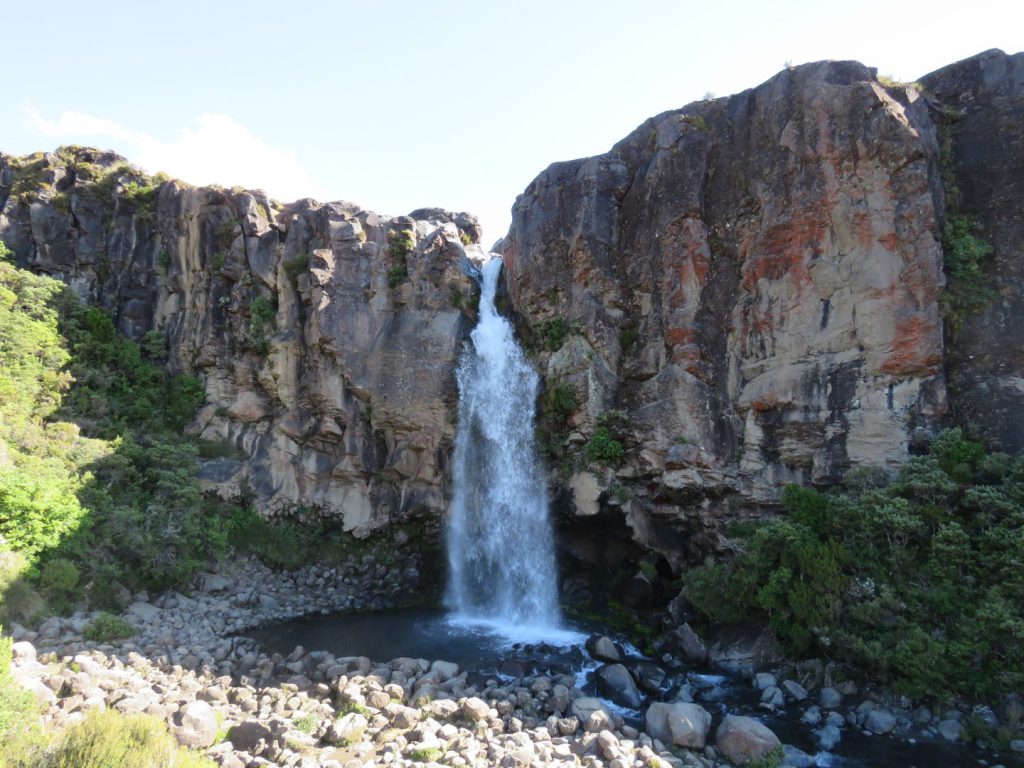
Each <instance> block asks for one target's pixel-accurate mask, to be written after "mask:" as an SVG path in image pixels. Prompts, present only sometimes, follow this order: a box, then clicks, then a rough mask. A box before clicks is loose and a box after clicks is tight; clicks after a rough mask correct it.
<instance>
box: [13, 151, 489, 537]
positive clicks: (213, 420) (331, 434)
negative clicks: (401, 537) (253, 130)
mask: <svg viewBox="0 0 1024 768" xmlns="http://www.w3.org/2000/svg"><path fill="white" fill-rule="evenodd" d="M0 211H2V213H0V240H3V241H4V242H6V243H7V245H8V246H9V247H10V248H12V249H13V250H14V251H15V253H16V258H17V260H18V261H19V263H21V264H23V265H27V266H29V267H31V268H32V269H34V270H37V271H40V272H45V273H48V274H51V275H54V276H56V277H59V278H61V279H63V280H64V281H66V282H67V283H68V284H69V285H70V286H72V288H73V289H74V291H75V292H76V293H78V294H79V295H80V296H81V297H83V298H84V299H85V300H86V301H88V302H89V303H94V304H99V305H102V306H105V307H108V308H110V309H111V310H112V311H113V313H114V316H115V318H116V321H117V324H118V326H119V328H120V329H121V330H122V331H123V332H124V333H126V334H128V335H129V336H132V337H133V338H135V339H141V338H143V336H144V334H145V333H146V332H147V331H153V330H156V331H157V332H158V334H159V335H162V336H163V337H164V338H165V339H166V343H167V349H168V350H169V360H168V363H169V365H170V366H171V367H172V368H173V369H175V370H178V371H183V372H188V373H194V374H196V375H198V376H200V377H201V379H202V380H203V382H204V383H205V387H206V392H207V404H206V405H205V406H204V407H203V409H202V410H201V412H200V413H199V416H198V418H197V420H196V422H195V423H194V424H193V426H192V430H193V431H194V432H195V433H197V434H198V435H199V436H200V437H202V438H203V439H205V440H207V441H210V444H211V445H212V447H213V451H212V453H213V454H214V455H217V454H220V456H221V457H220V458H213V459H211V460H209V461H206V462H204V465H203V470H202V477H201V479H202V481H203V484H204V487H205V488H206V489H207V490H209V491H213V492H216V493H219V494H221V495H223V496H225V497H239V496H247V495H248V496H251V497H252V498H253V499H254V501H255V502H256V504H257V506H258V507H259V508H260V509H261V510H262V511H264V512H265V513H267V514H277V513H282V512H289V511H295V510H297V509H302V510H305V511H307V512H313V513H317V514H324V515H340V516H342V517H343V518H344V523H345V527H346V528H347V529H349V530H353V531H355V532H356V533H357V534H361V533H363V532H366V531H369V530H371V529H372V528H374V527H376V526H379V525H383V524H385V523H387V522H389V521H393V520H395V519H401V518H405V517H407V516H409V515H414V514H418V513H424V512H425V513H428V514H429V515H431V516H439V515H440V514H442V512H443V510H444V508H445V501H444V494H445V487H446V483H447V480H446V477H447V476H448V475H449V472H448V467H447V464H446V462H447V456H448V450H449V445H450V443H451V440H452V436H453V431H454V428H453V422H452V414H453V412H454V411H453V409H452V406H453V404H454V400H455V397H456V395H455V383H454V375H453V368H454V363H455V361H456V358H457V355H458V352H459V350H460V348H461V341H462V338H463V336H464V334H465V333H466V332H467V331H468V330H469V328H470V327H471V326H472V320H471V318H470V317H469V316H468V314H467V312H468V311H469V310H470V308H472V307H473V306H475V300H474V298H473V296H472V292H473V290H474V286H473V283H472V281H471V280H469V279H468V278H466V277H465V276H464V275H463V274H462V272H461V270H460V268H459V258H460V252H459V251H458V249H456V248H453V247H451V245H446V242H447V240H454V241H456V242H457V241H458V240H459V238H460V236H463V237H465V238H466V239H467V240H468V239H470V238H472V239H477V238H478V237H479V228H478V226H477V224H476V221H475V219H474V218H473V217H471V216H468V215H466V214H448V213H446V212H444V211H440V210H424V211H418V212H414V214H413V216H411V217H399V218H389V217H386V216H378V215H377V214H374V213H370V212H368V211H363V210H360V209H359V208H357V207H356V206H353V205H350V204H346V203H331V204H328V205H321V204H319V203H316V202H314V201H312V200H303V201H299V202H297V203H294V204H292V205H288V206H281V205H279V204H277V203H276V202H273V201H271V200H269V199H268V198H267V197H266V196H265V195H262V194H261V193H258V192H257V193H253V192H247V191H244V190H240V189H236V190H231V191H225V190H220V189H210V188H204V189H193V188H189V187H187V186H185V185H183V184H180V183H178V182H172V181H161V180H159V179H157V180H155V181H154V180H149V179H146V178H144V177H142V176H141V175H140V174H138V172H136V171H133V170H132V169H131V168H130V167H128V166H127V165H126V164H125V163H124V161H123V159H122V158H119V157H117V156H116V155H113V154H110V153H98V152H96V151H94V150H81V149H77V148H71V149H69V150H64V151H62V152H60V153H58V154H53V155H42V154H40V155H37V156H33V157H31V158H28V159H23V160H21V161H19V160H16V159H14V158H10V157H4V156H0ZM442 233H443V234H444V235H445V237H442ZM463 297H465V300H464V301H463ZM146 338H147V339H152V334H151V335H150V336H149V337H146Z"/></svg>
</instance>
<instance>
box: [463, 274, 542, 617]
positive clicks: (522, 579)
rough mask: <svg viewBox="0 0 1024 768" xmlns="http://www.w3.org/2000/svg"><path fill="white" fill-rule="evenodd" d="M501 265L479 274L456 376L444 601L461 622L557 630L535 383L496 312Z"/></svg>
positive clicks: (533, 376) (520, 352)
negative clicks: (474, 317) (471, 325)
mask: <svg viewBox="0 0 1024 768" xmlns="http://www.w3.org/2000/svg"><path fill="white" fill-rule="evenodd" d="M501 267H502V262H501V259H499V258H495V259H492V260H491V261H490V262H488V263H487V264H485V265H484V267H483V269H482V276H481V283H482V284H481V295H480V309H479V315H480V318H479V321H478V322H477V326H476V328H475V329H474V330H473V333H472V334H471V339H472V343H471V344H467V345H466V349H465V351H464V352H463V353H462V358H461V360H460V361H459V366H458V369H457V372H456V378H457V381H458V387H459V423H458V427H457V431H456V436H455V453H454V462H453V474H454V494H453V497H452V504H451V510H450V515H449V522H448V561H449V566H450V579H449V584H448V595H447V603H448V606H449V608H451V609H452V610H454V611H455V612H456V613H457V614H459V615H460V616H462V617H464V618H471V619H484V620H494V621H498V622H502V623H505V622H508V623H510V624H512V625H513V626H516V627H522V626H533V627H538V626H539V627H555V626H556V625H557V624H558V620H559V615H558V590H557V585H556V573H555V557H554V547H553V545H552V540H551V539H552V537H551V524H550V522H549V520H548V491H547V483H546V481H545V476H544V471H543V469H542V467H541V464H540V461H539V458H538V454H537V449H536V446H535V444H534V406H535V403H536V399H537V386H538V377H537V374H536V373H535V372H534V371H533V369H532V368H531V367H530V366H529V364H528V363H527V362H526V358H525V357H524V355H523V351H522V350H521V349H520V348H519V345H518V344H517V343H516V340H515V335H514V334H513V332H512V326H511V325H510V324H509V322H508V321H507V320H506V319H505V318H503V317H502V316H501V315H499V314H498V311H497V309H496V308H495V306H494V295H495V291H496V290H497V287H498V278H499V277H500V275H501Z"/></svg>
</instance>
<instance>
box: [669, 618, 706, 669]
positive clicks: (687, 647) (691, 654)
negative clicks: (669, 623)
mask: <svg viewBox="0 0 1024 768" xmlns="http://www.w3.org/2000/svg"><path fill="white" fill-rule="evenodd" d="M674 634H675V640H676V642H677V643H678V644H679V650H680V651H681V652H682V654H683V658H684V659H686V660H687V661H688V662H690V663H691V664H703V663H704V662H705V661H706V660H707V658H708V649H707V646H706V645H705V644H704V641H703V640H701V639H700V635H698V634H697V633H696V632H694V631H693V627H691V626H690V625H689V624H683V625H682V626H680V627H676V629H675V632H674Z"/></svg>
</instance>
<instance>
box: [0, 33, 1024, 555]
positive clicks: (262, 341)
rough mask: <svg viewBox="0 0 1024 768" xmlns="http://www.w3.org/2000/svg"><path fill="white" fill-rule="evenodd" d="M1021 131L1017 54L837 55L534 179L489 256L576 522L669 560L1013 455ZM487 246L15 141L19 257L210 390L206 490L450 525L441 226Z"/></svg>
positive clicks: (5, 164)
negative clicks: (926, 447) (970, 241)
mask: <svg viewBox="0 0 1024 768" xmlns="http://www.w3.org/2000/svg"><path fill="white" fill-rule="evenodd" d="M1022 124H1024V55H1021V54H1018V55H1016V56H1006V55H1005V54H1002V53H1001V52H998V51H990V52H987V53H984V54H980V55H979V56H976V57H974V58H972V59H969V60H967V61H964V62H960V63H958V64H954V65H952V66H950V67H947V68H945V69H942V70H939V71H938V72H935V73H932V74H930V75H928V76H927V77H925V78H923V80H922V82H921V84H920V85H917V84H915V85H914V86H901V85H896V84H892V83H885V84H884V83H882V82H880V81H879V80H878V79H877V78H876V76H875V72H874V71H873V70H871V69H868V68H866V67H864V66H862V65H860V64H858V63H855V62H819V63H815V64H808V65H804V66H800V67H796V68H792V69H788V70H786V71H784V72H782V73H780V74H779V75H777V76H776V77H774V78H772V79H771V80H769V81H768V82H766V83H764V84H763V85H761V86H758V87H757V88H754V89H752V90H749V91H746V92H744V93H741V94H737V95H735V96H731V97H727V98H721V99H715V100H713V101H707V102H701V103H697V104H692V105H690V106H688V107H685V108H683V109H681V110H677V111H673V112H667V113H665V114H662V115H659V116H657V117H654V118H652V119H650V120H648V121H647V122H646V123H644V124H643V125H642V126H640V127H639V128H638V129H637V130H636V131H634V132H633V133H632V134H631V135H630V136H628V137H627V138H626V139H624V140H623V141H622V142H620V143H619V144H617V145H616V146H615V147H614V148H613V149H612V150H611V151H610V152H608V153H607V154H605V155H601V156H599V157H593V158H587V159H583V160H577V161H572V162H566V163H557V164H555V165H552V166H551V167H550V168H548V169H547V170H546V171H544V172H543V173H542V174H541V175H540V176H539V177H538V178H537V179H536V180H535V181H534V182H533V183H532V184H531V185H530V186H529V187H528V189H527V190H526V192H525V193H524V194H523V195H522V196H520V198H519V199H518V200H517V202H516V205H515V208H514V212H513V213H514V219H513V225H512V228H511V230H510V232H509V234H508V236H507V238H505V240H504V241H503V243H502V245H501V247H500V250H501V251H502V252H503V254H504V257H505V261H506V274H505V279H506V283H507V284H506V286H505V287H506V289H507V296H506V297H505V298H506V299H507V301H508V305H509V307H510V311H511V312H512V313H513V314H514V315H515V317H516V319H517V322H518V323H519V328H520V330H521V331H522V334H523V338H524V340H526V341H527V343H528V345H529V346H530V347H531V348H532V354H533V355H534V360H535V362H536V363H537V365H538V367H539V369H540V370H541V372H542V373H543V374H544V376H545V382H546V387H547V393H546V394H545V395H544V396H542V398H541V405H542V411H543V413H542V420H541V432H542V436H543V437H544V440H545V442H546V444H547V445H546V447H547V451H548V458H549V459H550V463H551V465H552V480H553V483H552V487H553V489H554V498H555V501H556V504H555V507H556V510H557V512H558V513H560V515H561V516H562V519H563V520H568V521H570V524H576V525H579V526H581V527H586V526H587V525H588V523H589V525H590V529H591V530H594V529H595V528H601V527H602V526H603V527H605V528H608V527H609V526H612V525H613V524H616V523H617V524H619V525H621V521H623V520H624V521H625V523H626V524H627V525H628V526H629V527H630V529H631V535H632V537H633V538H634V539H635V540H636V541H637V542H639V543H640V544H642V545H643V546H645V547H647V548H651V549H654V550H657V551H660V552H662V553H664V554H665V555H666V557H667V558H668V559H669V561H670V562H672V563H673V564H676V565H678V564H681V563H682V562H684V561H685V560H694V559H699V558H701V557H703V556H705V555H706V554H707V553H708V552H711V551H713V550H714V549H715V548H716V547H718V546H719V544H720V533H721V529H722V525H723V523H725V522H727V521H729V520H735V519H740V518H743V517H745V516H754V515H758V514H761V513H762V512H763V511H764V510H765V509H766V508H771V507H773V506H774V505H775V504H777V501H778V498H779V494H780V491H781V489H782V487H783V486H784V484H786V483H790V482H796V483H812V484H819V485H825V484H831V483H835V482H837V481H839V480H840V479H841V478H842V476H843V475H844V474H845V473H846V472H847V471H849V470H850V469H853V468H857V467H867V466H878V465H881V466H882V467H889V468H894V467H896V466H898V465H899V464H901V463H902V462H903V461H905V459H906V457H907V456H908V454H909V452H910V451H911V450H912V449H913V446H914V445H915V443H916V441H917V439H918V438H919V437H920V436H922V435H926V434H927V433H929V432H932V431H934V430H936V429H938V428H939V427H941V426H944V425H947V424H950V423H961V424H963V425H964V426H966V427H968V428H969V429H971V430H974V432H975V433H976V434H979V435H981V436H983V437H985V438H987V439H989V440H990V441H992V442H994V443H996V444H997V445H999V446H1001V447H1003V448H1004V449H1007V450H1016V449H1019V448H1021V447H1022V446H1024V437H1022V436H1024V423H1022V422H1024V407H1022V406H1024V374H1022V368H1024V366H1022V358H1024V336H1022V335H1021V334H1020V332H1019V330H1018V329H1019V327H1020V325H1021V321H1022V320H1024V267H1022V264H1024V259H1022V254H1021V248H1022V245H1021V244H1022V243H1024V231H1022V230H1024V220H1022V217H1021V211H1022V210H1024V188H1022V184H1024V181H1022V180H1024V133H1022V128H1021V126H1022ZM952 214H955V215H957V216H966V217H969V218H970V220H971V221H973V222H976V223H977V225H978V226H979V233H978V234H979V235H980V236H981V237H984V238H985V239H986V240H987V241H988V242H990V243H991V244H992V246H993V248H994V253H993V255H992V257H991V258H990V259H988V260H987V261H986V262H984V263H983V264H982V270H983V275H984V277H985V280H986V282H987V284H988V285H989V286H990V287H991V289H992V291H991V297H990V300H988V301H987V302H986V303H985V305H984V306H983V307H981V308H980V309H979V310H978V311H975V312H973V313H968V314H966V315H962V316H959V317H957V318H955V322H951V319H950V317H949V316H948V312H945V313H944V310H943V306H944V295H946V294H945V293H944V291H945V280H946V278H945V275H944V271H943V262H944V256H943V242H942V241H943V226H944V222H948V221H949V217H950V215H952ZM442 235H443V236H442ZM479 235H480V233H479V228H478V226H477V224H476V221H475V220H474V219H473V218H472V217H471V216H469V215H467V214H450V213H447V212H445V211H440V210H422V211H416V212H413V214H410V216H409V217H399V218H389V217H385V216H379V215H377V214H373V213H370V212H367V211H362V210H359V209H358V208H356V207H355V206H352V205H349V204H346V203H331V204H327V205H321V204H319V203H316V202H314V201H311V200H304V201H299V202H297V203H294V204H291V205H287V206H282V205H280V204H278V203H276V202H274V201H271V200H269V199H267V198H266V197H265V196H264V195H262V194H261V193H254V192H248V191H244V190H231V191H226V190H221V189H210V188H206V189H193V188H189V187H187V186H185V185H183V184H181V183H178V182H173V181H169V180H165V181H159V182H158V183H154V182H153V181H152V180H148V179H145V178H143V177H142V176H141V175H139V174H138V172H137V171H133V170H132V169H131V168H130V167H128V166H126V165H124V164H123V161H122V159H121V158H118V157H117V156H115V155H111V154H104V153H99V152H96V151H94V150H82V149H78V148H68V149H65V150H62V151H60V152H58V153H56V154H53V155H38V156H33V157H32V158H28V159H24V158H23V159H20V160H19V159H15V158H10V157H7V156H3V155H0V240H3V241H4V242H6V243H7V245H8V246H10V247H11V248H13V249H14V250H15V251H16V254H17V258H18V260H19V262H20V263H22V264H25V265H28V266H31V267H32V268H34V269H36V270H39V271H42V272H47V273H50V274H54V275H56V276H59V277H61V278H63V279H64V280H66V281H67V282H68V283H69V284H70V285H71V286H72V287H73V288H74V290H75V291H76V292H77V293H79V294H80V295H82V296H83V297H84V298H86V299H87V300H88V301H90V302H94V303H98V304H101V305H103V306H106V307H108V308H110V309H111V310H112V311H113V313H114V315H115V317H116V319H117V322H118V325H119V327H120V328H121V330H122V331H124V332H125V333H127V334H129V335H131V336H133V337H134V338H137V339H141V338H143V337H144V336H145V339H146V340H147V342H151V341H152V340H153V338H154V334H153V333H152V332H153V331H155V332H156V336H157V337H158V338H159V337H162V338H164V339H166V342H167V348H168V350H169V365H170V366H171V367H172V368H174V369H176V370H180V371H185V372H191V373H195V374H198V375H199V376H200V377H201V378H202V379H203V381H204V383H205V386H206V390H207V395H208V404H207V405H206V406H205V407H204V408H203V410H202V412H201V413H200V415H199V417H198V419H197V420H196V423H195V424H194V425H193V429H194V431H195V432H196V433H197V434H198V435H200V436H201V437H202V438H204V439H205V440H207V441H210V444H211V445H213V446H214V447H218V446H219V449H220V453H222V454H223V456H222V457H220V458H211V459H210V460H208V461H206V462H205V463H204V468H203V481H204V483H205V485H206V488H207V489H208V490H210V491H213V492H216V493H220V494H222V495H224V496H245V495H250V496H252V497H253V498H254V499H255V501H256V503H257V505H258V506H259V507H260V508H261V509H262V510H263V511H265V512H267V513H269V514H274V513H277V512H281V511H289V510H294V509H296V508H301V509H308V510H312V511H315V512H316V513H319V514H324V515H340V516H342V517H343V519H344V522H345V525H346V527H347V528H348V529H350V530H353V531H355V532H357V533H362V532H365V531H368V530H371V529H372V528H374V527H377V526H381V525H385V524H387V523H388V522H391V521H394V520H398V519H402V518H405V517H407V516H410V515H415V514H419V513H424V514H426V515H427V516H428V517H438V516H441V515H442V514H443V513H444V511H445V508H446V488H447V484H448V482H449V479H450V468H449V466H448V457H449V452H450V445H451V441H452V435H453V429H454V427H453V415H454V408H453V405H454V400H455V398H456V392H455V385H454V376H453V368H454V364H455V361H456V358H457V355H458V352H459V350H460V348H461V344H462V341H463V339H464V338H465V335H466V333H467V331H468V330H469V328H470V327H471V326H472V323H473V317H472V313H473V308H474V307H475V305H476V299H475V295H474V294H475V290H476V289H475V286H474V284H473V282H472V281H471V280H469V279H468V278H466V277H465V276H464V275H463V273H462V271H461V270H460V265H459V260H460V258H461V254H460V253H459V249H458V247H456V246H455V245H454V243H455V242H456V241H458V240H460V239H463V240H465V241H468V240H472V241H477V240H479ZM147 333H149V335H146V334H147ZM595 436H596V437H597V440H596V441H595V440H594V438H595ZM609 438H614V439H617V440H619V441H620V442H621V443H622V446H623V448H624V454H623V456H622V457H621V458H620V457H618V456H617V455H616V451H615V450H610V448H613V447H614V446H610V445H609V443H608V439H609ZM602 441H604V442H602ZM215 452H216V451H215ZM573 521H575V522H573ZM606 544H608V542H606ZM580 546H583V545H580ZM586 546H588V547H590V548H591V549H593V547H594V544H593V542H590V543H589V544H587V545H586ZM602 547H605V545H598V546H597V549H601V548H602ZM605 548H607V547H605Z"/></svg>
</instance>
